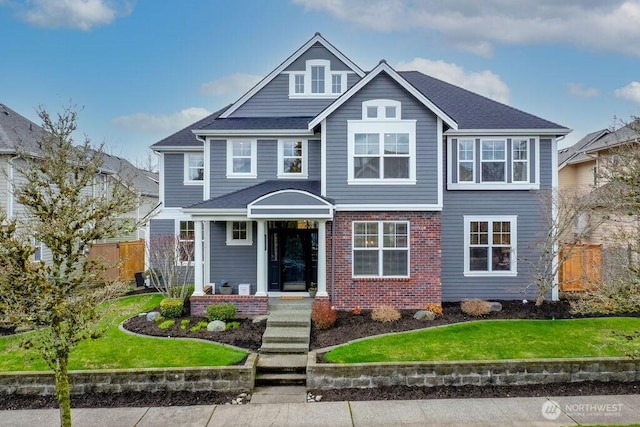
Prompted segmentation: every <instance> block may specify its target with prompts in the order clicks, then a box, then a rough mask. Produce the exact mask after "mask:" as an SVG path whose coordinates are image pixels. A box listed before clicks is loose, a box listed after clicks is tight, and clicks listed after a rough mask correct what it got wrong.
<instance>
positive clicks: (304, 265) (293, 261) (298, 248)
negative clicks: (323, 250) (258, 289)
mask: <svg viewBox="0 0 640 427" xmlns="http://www.w3.org/2000/svg"><path fill="white" fill-rule="evenodd" d="M317 266H318V231H317V230H316V229H289V228H285V229H275V230H270V231H269V290H270V291H282V292H288V291H289V292H295V291H306V290H307V289H308V287H309V285H310V284H311V282H316V281H317V277H318V272H317Z"/></svg>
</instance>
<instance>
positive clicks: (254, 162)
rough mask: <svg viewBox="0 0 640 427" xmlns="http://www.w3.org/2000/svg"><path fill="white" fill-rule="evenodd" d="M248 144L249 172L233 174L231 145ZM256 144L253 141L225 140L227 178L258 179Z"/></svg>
mask: <svg viewBox="0 0 640 427" xmlns="http://www.w3.org/2000/svg"><path fill="white" fill-rule="evenodd" d="M234 142H248V143H249V144H250V145H251V172H246V173H239V172H233V143H234ZM257 159H258V142H257V141H256V140H255V139H230V140H227V178H240V179H243V178H244V179H255V178H257V177H258V171H257V164H258V161H257Z"/></svg>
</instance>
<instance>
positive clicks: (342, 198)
mask: <svg viewBox="0 0 640 427" xmlns="http://www.w3.org/2000/svg"><path fill="white" fill-rule="evenodd" d="M371 99H392V100H396V101H400V102H401V103H402V107H401V108H402V119H403V120H417V125H416V181H417V183H416V184H415V185H370V186H367V185H347V177H348V172H347V168H348V155H347V120H361V119H362V102H363V101H367V100H371ZM325 131H326V135H327V165H328V168H330V170H328V173H327V197H330V198H332V199H334V200H335V202H336V204H343V203H350V204H351V203H362V204H370V203H385V204H390V203H398V204H401V203H407V204H408V203H411V204H414V203H421V204H435V203H437V201H438V185H437V177H438V176H437V149H436V147H437V145H436V144H437V120H436V116H435V115H434V114H433V113H432V112H430V111H428V110H427V109H426V108H425V107H424V106H423V105H422V104H421V103H419V102H418V101H416V100H415V98H414V97H413V96H411V95H410V94H408V93H407V92H406V91H405V90H404V89H403V88H401V87H400V86H398V85H397V84H396V83H395V81H393V80H392V79H391V78H390V77H388V76H387V75H384V74H381V75H380V76H378V77H376V78H375V79H374V80H373V81H372V82H370V83H369V84H368V85H367V86H366V87H365V88H363V89H362V90H360V91H359V92H358V93H357V94H356V95H355V96H353V97H352V98H351V99H350V100H349V101H347V102H345V103H344V104H343V105H342V106H341V107H340V108H339V109H338V110H337V111H336V112H334V113H333V114H332V115H331V116H330V117H329V118H328V120H327V129H326V130H325Z"/></svg>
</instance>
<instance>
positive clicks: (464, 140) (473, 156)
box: [455, 138, 476, 184]
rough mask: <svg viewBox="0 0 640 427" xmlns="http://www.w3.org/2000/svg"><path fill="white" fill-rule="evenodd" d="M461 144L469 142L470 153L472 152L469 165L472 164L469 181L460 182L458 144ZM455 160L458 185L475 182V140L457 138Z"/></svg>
mask: <svg viewBox="0 0 640 427" xmlns="http://www.w3.org/2000/svg"><path fill="white" fill-rule="evenodd" d="M461 142H471V151H472V153H471V154H472V156H471V164H472V168H471V181H460V149H459V148H460V143H461ZM455 145H456V147H455V149H456V160H457V164H456V174H457V176H458V182H459V183H466V184H473V183H474V182H475V180H476V148H475V145H476V140H475V139H473V138H459V139H458V141H457V142H456V144H455ZM468 161H469V160H465V162H468Z"/></svg>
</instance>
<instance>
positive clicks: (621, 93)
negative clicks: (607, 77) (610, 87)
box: [615, 82, 640, 104]
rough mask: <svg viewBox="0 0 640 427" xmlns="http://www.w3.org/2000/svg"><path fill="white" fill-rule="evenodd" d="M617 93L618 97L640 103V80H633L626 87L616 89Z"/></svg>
mask: <svg viewBox="0 0 640 427" xmlns="http://www.w3.org/2000/svg"><path fill="white" fill-rule="evenodd" d="M615 94H616V96H617V97H620V98H625V99H628V100H629V101H633V102H635V103H636V104H640V82H631V83H629V84H628V85H626V86H625V87H621V88H620V89H616V91H615Z"/></svg>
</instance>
